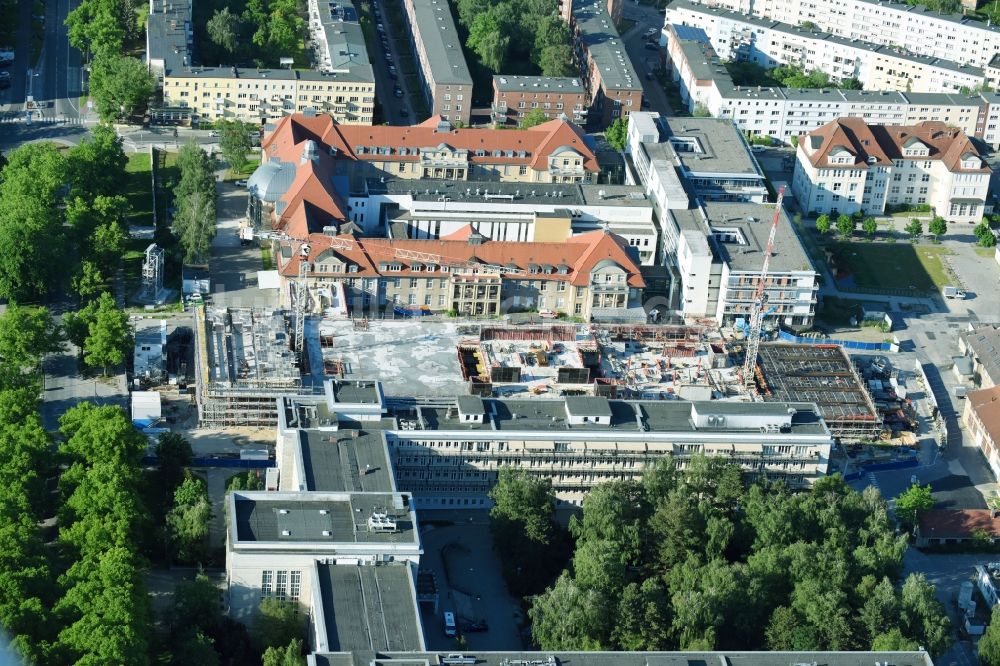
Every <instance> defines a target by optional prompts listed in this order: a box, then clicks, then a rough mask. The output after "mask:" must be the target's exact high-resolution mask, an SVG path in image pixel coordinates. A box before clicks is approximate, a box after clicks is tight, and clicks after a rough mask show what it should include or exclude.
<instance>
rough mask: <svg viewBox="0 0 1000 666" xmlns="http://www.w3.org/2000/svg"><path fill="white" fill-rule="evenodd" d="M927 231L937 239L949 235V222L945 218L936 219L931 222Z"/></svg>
mask: <svg viewBox="0 0 1000 666" xmlns="http://www.w3.org/2000/svg"><path fill="white" fill-rule="evenodd" d="M927 231H929V232H930V233H932V234H934V236H935V237H936V238H937V237H940V236H944V235H945V234H946V233H948V221H947V220H945V219H944V218H943V217H935V218H934V219H933V220H931V221H930V224H928V225H927Z"/></svg>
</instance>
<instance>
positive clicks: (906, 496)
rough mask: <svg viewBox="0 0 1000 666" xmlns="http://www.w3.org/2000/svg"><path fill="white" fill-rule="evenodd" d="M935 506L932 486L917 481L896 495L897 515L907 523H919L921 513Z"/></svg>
mask: <svg viewBox="0 0 1000 666" xmlns="http://www.w3.org/2000/svg"><path fill="white" fill-rule="evenodd" d="M932 508H934V498H933V497H932V496H931V486H930V484H927V485H925V486H922V485H920V484H919V483H915V484H913V485H912V486H910V487H909V488H907V489H906V490H904V491H903V492H902V493H900V494H899V495H898V496H897V497H896V515H897V516H899V519H900V520H902V521H903V522H904V523H905V524H907V525H910V526H913V525H916V524H917V520H918V519H919V518H920V514H922V513H924V512H926V511H930V510H931V509H932Z"/></svg>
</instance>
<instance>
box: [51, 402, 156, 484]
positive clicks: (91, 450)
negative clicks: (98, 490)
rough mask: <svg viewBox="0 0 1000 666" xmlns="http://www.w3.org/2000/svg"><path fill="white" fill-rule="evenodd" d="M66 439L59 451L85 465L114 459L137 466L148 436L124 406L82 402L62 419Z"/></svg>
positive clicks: (115, 461)
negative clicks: (126, 411) (137, 428)
mask: <svg viewBox="0 0 1000 666" xmlns="http://www.w3.org/2000/svg"><path fill="white" fill-rule="evenodd" d="M59 432H60V433H62V435H63V437H64V438H65V441H64V442H63V443H62V444H61V445H60V446H59V452H60V453H61V454H63V455H64V456H67V457H68V458H69V459H70V460H71V461H75V462H80V463H83V464H84V465H88V466H89V465H93V464H95V463H97V462H109V461H110V462H113V463H115V464H117V465H120V466H122V467H128V468H133V469H138V467H139V461H140V460H142V456H143V454H144V453H145V452H146V438H145V436H143V434H142V433H140V432H139V431H138V430H136V429H135V427H134V426H133V425H132V422H131V421H130V420H129V418H128V415H127V414H126V413H125V410H123V409H122V408H121V407H116V406H114V405H102V406H98V405H95V404H93V403H90V402H81V403H79V404H76V405H74V406H73V407H70V408H69V409H67V410H66V412H65V413H64V414H63V415H62V417H61V418H60V419H59Z"/></svg>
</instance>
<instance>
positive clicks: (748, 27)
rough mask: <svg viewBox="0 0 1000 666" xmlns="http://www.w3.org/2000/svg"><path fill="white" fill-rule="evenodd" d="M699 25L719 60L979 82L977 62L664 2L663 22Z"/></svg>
mask: <svg viewBox="0 0 1000 666" xmlns="http://www.w3.org/2000/svg"><path fill="white" fill-rule="evenodd" d="M668 24H674V25H683V26H687V27H689V28H695V29H700V30H702V31H704V33H705V38H706V39H707V40H708V41H709V42H710V43H711V45H712V47H713V48H714V49H715V52H716V53H717V54H718V55H719V57H720V58H722V59H724V60H736V61H748V62H753V63H756V64H758V65H761V66H762V67H765V68H768V69H770V68H772V67H775V66H777V65H784V64H791V65H796V66H798V67H801V68H802V69H804V70H805V71H806V72H811V71H813V70H818V71H821V72H825V73H827V74H829V75H830V78H831V79H832V80H833V81H842V80H845V79H857V80H858V81H860V82H861V83H862V84H863V85H864V88H865V90H905V91H908V92H918V93H919V92H930V93H958V92H962V91H966V92H968V91H971V90H975V89H977V88H979V87H981V86H982V84H983V82H984V80H985V72H984V70H983V69H982V68H980V67H973V66H971V65H967V64H962V63H958V62H954V61H951V60H946V59H943V58H935V57H930V56H925V55H920V54H917V53H910V52H908V51H906V50H904V49H903V48H902V45H900V46H895V45H893V46H889V45H884V44H883V45H880V44H873V43H871V42H868V41H864V40H863V39H846V38H843V37H838V36H836V35H832V34H830V33H826V32H820V31H816V30H814V29H806V28H800V27H798V26H796V25H790V24H786V23H781V22H779V21H772V20H765V19H760V18H757V17H754V16H748V15H746V14H739V13H736V12H732V11H729V10H726V9H721V8H718V7H708V6H705V5H702V4H699V3H698V2H695V1H694V0H677V1H676V2H673V3H671V4H670V6H669V7H668V8H667V13H666V24H665V25H668Z"/></svg>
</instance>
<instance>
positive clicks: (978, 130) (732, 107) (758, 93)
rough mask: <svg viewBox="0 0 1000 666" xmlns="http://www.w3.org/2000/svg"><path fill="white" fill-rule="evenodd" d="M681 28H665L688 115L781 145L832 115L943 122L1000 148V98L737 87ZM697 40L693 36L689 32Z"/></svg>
mask: <svg viewBox="0 0 1000 666" xmlns="http://www.w3.org/2000/svg"><path fill="white" fill-rule="evenodd" d="M692 30H694V31H697V29H692V28H688V27H686V26H677V25H673V24H671V25H669V26H667V32H668V36H667V40H666V44H667V50H668V66H669V67H670V70H671V77H672V78H673V80H674V81H675V82H676V83H677V84H678V87H679V88H680V93H681V97H682V98H683V99H684V101H685V103H687V105H688V109H689V110H690V111H694V110H695V108H696V106H698V105H702V106H704V107H705V109H707V110H708V112H709V113H710V114H711V115H713V116H715V117H717V118H729V119H732V121H733V122H735V123H736V126H737V127H738V128H739V129H740V130H742V131H743V132H746V133H747V134H749V135H751V136H769V137H771V138H772V139H773V140H775V141H779V142H781V143H784V144H786V145H787V144H789V143H791V142H792V138H793V137H795V138H796V139H797V138H798V136H799V135H801V134H803V133H806V132H811V131H813V130H815V129H817V128H819V127H822V126H823V125H824V124H825V123H828V122H830V121H832V120H835V119H837V118H861V119H863V120H865V121H866V122H868V123H873V124H884V125H904V124H908V125H912V124H916V123H918V122H923V121H927V120H932V121H940V122H943V123H945V124H947V125H951V126H954V127H957V128H959V129H961V130H962V131H963V132H965V133H966V134H967V135H969V136H975V137H977V138H981V139H983V140H984V141H985V142H987V143H988V144H990V145H992V146H1000V95H997V94H996V93H982V94H977V95H954V94H946V93H910V92H877V91H866V90H837V89H824V90H815V89H794V88H767V87H758V86H753V87H740V86H736V85H734V84H733V81H732V78H731V77H730V76H729V73H728V72H727V71H726V68H725V66H724V65H723V64H722V62H721V60H720V59H719V57H718V55H716V53H715V50H714V49H713V48H712V46H711V45H710V44H708V43H706V42H705V41H699V39H691V38H689V37H691V36H692V33H691V32H690V31H692ZM694 36H695V37H697V35H694Z"/></svg>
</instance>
